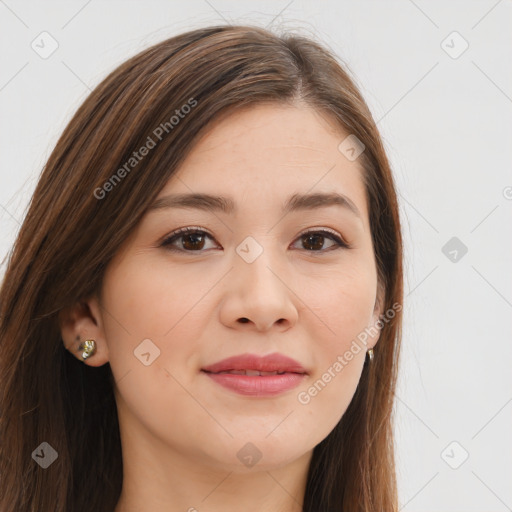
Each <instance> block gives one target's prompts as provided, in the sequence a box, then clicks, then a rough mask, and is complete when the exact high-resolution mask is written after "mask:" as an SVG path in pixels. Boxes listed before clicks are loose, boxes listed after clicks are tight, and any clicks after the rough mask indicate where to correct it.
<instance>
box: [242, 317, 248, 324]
mask: <svg viewBox="0 0 512 512" xmlns="http://www.w3.org/2000/svg"><path fill="white" fill-rule="evenodd" d="M248 321H249V319H248V318H245V317H243V318H240V322H242V323H244V324H246V323H247V322H248Z"/></svg>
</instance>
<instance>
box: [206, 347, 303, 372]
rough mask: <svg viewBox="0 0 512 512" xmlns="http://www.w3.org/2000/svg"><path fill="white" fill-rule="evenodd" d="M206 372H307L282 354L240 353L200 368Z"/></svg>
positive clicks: (293, 360)
mask: <svg viewBox="0 0 512 512" xmlns="http://www.w3.org/2000/svg"><path fill="white" fill-rule="evenodd" d="M201 370H202V371H204V372H208V373H218V374H220V373H232V374H234V375H250V376H258V375H259V376H267V375H280V374H284V373H298V374H301V375H304V374H307V373H308V372H307V371H306V369H305V368H304V367H303V366H302V365H301V364H300V363H299V362H298V361H295V359H292V358H290V357H288V356H285V355H283V354H278V353H274V354H268V355H265V356H260V355H258V354H240V355H237V356H232V357H228V358H227V359H223V360H222V361H218V362H217V363H214V364H212V365H209V366H205V367H204V368H202V369H201Z"/></svg>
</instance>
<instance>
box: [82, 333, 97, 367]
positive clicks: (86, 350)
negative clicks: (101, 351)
mask: <svg viewBox="0 0 512 512" xmlns="http://www.w3.org/2000/svg"><path fill="white" fill-rule="evenodd" d="M78 339H80V338H78ZM80 350H83V353H82V358H83V360H84V361H85V360H86V359H87V358H88V357H91V356H92V355H94V353H95V352H96V342H95V341H94V340H85V341H84V342H82V343H80V344H79V345H78V351H79V352H80Z"/></svg>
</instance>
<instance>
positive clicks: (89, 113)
mask: <svg viewBox="0 0 512 512" xmlns="http://www.w3.org/2000/svg"><path fill="white" fill-rule="evenodd" d="M297 101H301V102H302V103H306V104H308V105H310V106H312V107H314V108H315V109H317V110H318V111H319V112H323V113H325V114H326V115H328V116H330V118H331V119H333V120H334V121H335V122H336V123H338V125H339V127H340V128H342V129H344V130H345V131H346V132H348V133H350V134H354V135H356V136H357V138H358V139H359V140H360V141H362V143H363V144H364V145H365V150H364V152H363V153H362V154H361V156H360V157H359V160H358V161H359V162H360V164H361V167H362V169H363V171H364V172H363V176H364V180H365V185H366V193H367V201H368V205H369V215H370V226H371V231H372V241H373V246H374V251H375V258H376V264H377V267H378V268H377V270H378V276H379V282H380V283H381V284H382V285H383V286H384V287H385V300H384V307H383V309H384V310H388V309H390V308H392V307H393V304H397V303H398V304H401V303H402V294H403V284H402V237H401V228H400V222H399V214H398V207H397V199H396V191H395V186H394V182H393V178H392V174H391V170H390V166H389V163H388V160H387V157H386V154H385V151H384V148H383V144H382V142H381V139H380V135H379V133H378V130H377V128H376V125H375V122H374V120H373V118H372V116H371V113H370V111H369V109H368V107H367V105H366V103H365V101H364V99H363V98H362V96H361V94H360V92H359V91H358V88H357V86H356V85H355V83H354V81H353V80H352V79H351V78H350V77H349V74H348V72H347V71H346V70H345V69H344V67H343V66H342V65H341V64H340V62H339V61H338V60H337V59H336V58H335V57H334V55H332V53H331V52H329V51H328V50H326V49H325V48H324V47H323V45H321V44H319V43H317V42H315V41H314V40H312V39H311V38H309V37H308V38H305V37H301V36H297V35H291V34H285V35H283V36H278V35H276V34H273V33H271V32H269V31H267V30H264V29H261V28H257V27H251V26H215V27H207V28H203V29H197V30H193V31H190V32H187V33H184V34H181V35H178V36H176V37H172V38H170V39H167V40H165V41H163V42H161V43H158V44H156V45H154V46H152V47H150V48H148V49H146V50H144V51H142V52H141V53H139V54H138V55H136V56H134V57H132V58H130V59H129V60H127V61H126V62H124V63H123V64H122V65H120V66H119V67H118V68H117V69H115V70H114V71H113V72H112V73H111V74H110V75H108V76H107V77H106V78H105V79H104V80H103V81H102V82H101V83H100V84H99V85H98V86H97V87H96V88H95V89H94V90H93V91H92V93H91V94H90V95H89V97H88V98H87V99H86V100H85V101H84V103H83V104H82V105H81V106H80V108H79V109H78V111H77V112H76V114H75V115H74V117H73V118H72V120H71V121H70V122H69V124H68V126H67V127H66V128H65V130H64V132H63V134H62V136H61V137H60V139H59V141H58V142H57V145H56V147H55V149H54V151H53V152H52V154H51V155H50V157H49V159H48V162H47V163H46V165H45V167H44V169H43V172H42V174H41V176H40V179H39V181H38V184H37V187H36V190H35V192H34V194H33V196H32V199H31V201H30V204H29V208H28V212H27V214H26V217H25V219H24V222H23V225H22V227H21V230H20V232H19V234H18V236H17V239H16V241H15V244H14V246H13V249H12V251H11V253H10V254H9V259H8V265H7V269H6V273H5V276H4V281H3V283H2V288H1V290H0V414H1V416H0V512H12V511H13V510H16V511H17V512H25V511H26V512H33V511H35V510H37V511H45V512H47V511H48V512H49V511H50V510H51V511H55V512H85V511H90V510H95V511H105V512H112V510H113V509H114V508H115V505H116V503H117V501H118V499H119V495H120V492H121V487H122V458H121V442H120V434H119V425H118V418H117V409H116V402H115V399H114V394H113V386H114V385H115V383H114V380H113V377H112V372H111V369H110V365H109V364H105V365H103V366H101V367H91V366H88V365H84V364H83V363H81V362H80V361H78V360H77V359H76V358H75V357H73V356H72V355H71V354H70V353H69V352H68V351H67V350H66V349H65V347H64V346H63V341H62V338H61V334H60V326H59V321H58V317H59V312H61V311H62V310H63V309H64V308H66V307H68V306H70V305H72V304H75V303H76V302H78V301H81V300H84V299H85V298H89V297H91V296H92V295H94V294H96V293H98V292H99V290H100V289H101V286H102V279H103V274H104V272H105V269H106V267H107V266H108V264H109V262H110V261H111V260H112V258H113V256H114V255H115V254H116V251H117V250H118V248H119V247H120V246H121V244H122V243H123V241H124V240H126V238H127V237H128V235H129V234H130V233H131V232H132V230H133V229H134V228H135V226H136V225H137V224H138V222H139V221H140V220H141V218H142V216H143V215H144V213H145V211H146V209H147V207H148V206H149V205H150V203H152V202H153V200H154V199H155V198H156V196H157V194H158V193H159V191H160V190H161V189H162V188H163V186H164V185H165V183H166V182H167V181H168V180H169V179H170V177H171V176H172V175H173V173H174V172H175V171H176V169H177V168H178V166H179V164H180V163H181V162H182V161H183V159H184V158H185V157H186V155H187V154H188V153H189V152H190V151H191V149H192V148H193V146H194V143H195V142H197V140H198V138H199V137H200V136H201V135H202V134H203V133H204V128H205V127H206V126H207V125H208V123H209V122H210V121H212V120H214V119H218V118H219V116H220V115H224V114H225V113H229V112H231V111H233V110H234V109H237V108H241V107H244V106H249V105H253V104H257V103H262V102H275V103H279V104H290V105H293V104H295V103H296V102H297ZM184 105H189V107H188V109H185V108H184V107H183V106H184ZM177 111H179V112H181V113H182V114H183V112H186V115H179V112H177ZM173 116H179V121H178V122H176V120H174V121H172V120H171V118H172V117H173ZM165 123H167V124H165ZM157 127H160V131H156V133H158V134H160V135H161V140H160V139H159V140H158V141H157V140H156V138H157V136H156V134H155V130H156V128H157ZM164 128H165V129H164ZM148 137H150V138H152V140H153V141H154V142H158V143H157V144H156V145H155V147H154V148H153V149H152V150H151V151H150V152H149V154H148V155H147V156H145V157H144V158H143V159H141V160H140V161H137V162H136V164H135V163H134V162H133V161H132V162H131V163H130V167H128V166H127V165H126V163H127V162H130V158H132V156H133V152H134V151H136V150H137V149H139V148H141V147H142V146H143V145H145V144H147V143H148ZM340 142H341V141H340ZM132 164H134V165H132ZM123 168H124V169H125V172H124V173H123V172H122V171H120V169H123ZM114 175H116V176H117V178H115V179H114ZM401 323H402V317H401V313H400V311H396V314H395V315H394V318H392V319H391V320H389V321H387V322H386V323H385V325H384V326H383V328H382V330H381V335H380V339H379V342H378V344H377V346H376V347H375V358H374V360H373V361H372V362H371V363H368V362H366V363H365V365H364V367H363V371H362V375H361V380H360V382H359V385H358V387H357V390H356V393H355V395H354V397H353V399H352V401H351V403H350V405H349V407H348V409H347V411H346V412H345V414H344V415H343V417H342V419H341V420H340V422H339V424H338V425H337V426H336V427H335V428H334V430H333V431H332V432H331V433H330V434H329V435H328V436H327V438H326V439H324V440H323V441H322V442H321V443H320V444H319V445H317V446H316V447H315V449H314V452H313V457H312V461H311V465H310V469H309V475H308V480H307V486H306V493H305V500H304V506H303V510H304V511H305V512H313V511H319V510H321V511H327V510H328V511H342V510H347V511H350V512H356V511H365V512H382V511H383V510H385V511H386V512H392V511H396V510H398V505H397V501H398V500H397V491H396V477H395V461H394V446H393V431H392V421H393V420H392V414H393V411H392V409H393V404H394V390H395V382H396V377H397V367H398V356H399V346H400V339H401ZM43 442H47V443H48V444H49V445H50V446H51V447H53V448H54V449H55V450H56V452H57V453H58V457H57V459H56V460H55V462H53V464H52V465H51V466H50V467H48V468H47V469H43V468H42V467H40V465H38V464H36V463H35V462H34V460H33V457H32V454H33V452H34V450H35V449H36V448H37V447H38V446H39V445H40V444H41V443H43Z"/></svg>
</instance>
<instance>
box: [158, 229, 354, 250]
mask: <svg viewBox="0 0 512 512" xmlns="http://www.w3.org/2000/svg"><path fill="white" fill-rule="evenodd" d="M187 234H188V235H189V234H200V235H207V236H208V237H210V238H211V239H212V240H214V238H213V236H212V235H211V234H210V233H208V231H205V230H204V229H201V228H199V227H186V228H181V229H178V230H176V231H174V232H173V233H171V234H170V235H169V236H167V237H166V238H165V239H164V240H163V242H162V243H161V244H160V247H165V249H166V250H169V251H173V252H181V253H194V252H197V253H202V252H205V251H203V250H198V251H189V250H186V249H180V248H178V247H174V246H172V245H171V244H172V243H173V242H174V241H175V240H178V239H179V238H181V237H182V236H184V235H187ZM310 234H313V235H322V236H325V237H326V238H330V239H331V240H332V241H333V242H334V243H335V244H336V245H335V246H332V247H330V248H328V249H320V250H318V251H311V250H307V249H304V251H306V252H308V253H311V254H315V253H320V254H322V253H325V252H330V251H332V250H337V249H350V248H351V246H350V245H349V244H348V243H347V242H345V240H343V239H342V238H341V237H340V236H339V235H338V234H337V233H336V232H335V231H331V230H330V229H325V228H324V229H318V230H315V229H311V230H307V231H303V232H302V233H300V235H298V237H297V240H298V239H300V238H301V237H303V236H305V235H310Z"/></svg>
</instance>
